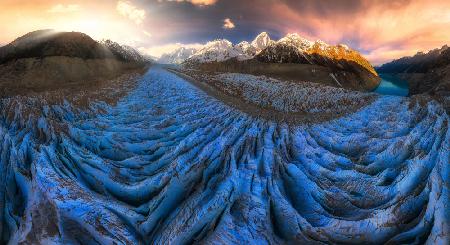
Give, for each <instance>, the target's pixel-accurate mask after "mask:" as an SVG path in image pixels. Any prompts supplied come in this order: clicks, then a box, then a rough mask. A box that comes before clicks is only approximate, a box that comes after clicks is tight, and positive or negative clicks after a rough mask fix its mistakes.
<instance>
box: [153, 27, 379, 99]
mask: <svg viewBox="0 0 450 245" xmlns="http://www.w3.org/2000/svg"><path fill="white" fill-rule="evenodd" d="M159 62H160V63H177V64H179V63H182V64H183V65H184V66H185V67H188V68H195V69H200V70H204V71H215V72H239V73H250V74H254V75H269V76H272V77H277V78H281V79H287V80H296V81H300V82H301V81H308V82H315V83H321V84H326V85H330V86H335V87H343V88H347V89H353V90H362V91H371V90H373V89H374V88H376V87H377V86H378V85H379V83H380V78H379V77H378V74H377V72H376V71H375V69H374V68H373V67H372V65H371V64H370V62H369V61H367V60H366V59H365V58H364V57H363V56H362V55H361V54H360V53H359V52H357V51H355V50H353V49H351V48H349V47H348V46H346V45H343V44H339V45H336V46H333V45H329V44H326V43H325V42H323V41H320V40H318V41H315V42H311V41H309V40H307V39H305V38H303V37H301V36H299V35H298V34H288V35H287V36H285V37H283V38H281V39H280V40H278V41H274V40H272V39H271V38H270V37H269V34H267V33H266V32H263V33H261V34H259V35H258V36H257V37H256V38H255V39H254V40H253V41H252V42H247V41H243V42H241V43H238V44H236V45H233V43H231V42H230V41H228V40H225V39H222V40H215V41H211V42H208V43H206V44H205V45H203V46H200V47H181V48H179V49H176V50H175V51H173V52H171V53H168V54H164V55H163V56H162V57H161V58H160V60H159Z"/></svg>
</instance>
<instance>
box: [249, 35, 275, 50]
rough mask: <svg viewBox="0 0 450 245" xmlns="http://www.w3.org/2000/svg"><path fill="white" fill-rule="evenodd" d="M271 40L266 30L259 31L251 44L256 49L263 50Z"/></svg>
mask: <svg viewBox="0 0 450 245" xmlns="http://www.w3.org/2000/svg"><path fill="white" fill-rule="evenodd" d="M271 42H272V40H271V39H270V36H269V34H268V33H267V32H261V33H260V34H259V35H258V36H256V38H255V39H254V40H253V41H252V46H253V47H255V48H257V49H258V50H263V49H265V48H266V47H267V46H269V45H270V43H271Z"/></svg>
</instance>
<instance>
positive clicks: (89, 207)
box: [0, 67, 450, 244]
mask: <svg viewBox="0 0 450 245" xmlns="http://www.w3.org/2000/svg"><path fill="white" fill-rule="evenodd" d="M0 107H1V120H0V122H1V125H0V139H1V147H0V151H1V152H0V167H1V171H0V185H1V187H0V195H1V200H2V201H1V202H0V207H1V212H0V218H1V221H0V230H1V238H2V243H9V244H18V243H22V244H36V243H38V244H188V243H201V244H286V243H288V244H290V243H297V244H383V243H384V244H423V243H425V244H449V242H450V225H449V224H450V207H449V203H450V202H449V186H450V164H449V142H450V131H449V129H448V126H449V122H448V121H449V117H448V115H447V113H446V111H445V110H444V109H443V108H442V107H441V106H440V105H439V104H438V103H437V102H435V101H425V102H420V101H414V100H413V99H411V98H404V97H397V96H379V97H377V99H376V100H374V101H373V102H372V103H370V104H369V105H367V106H364V107H362V108H361V109H360V110H358V111H356V112H354V113H351V114H348V115H344V116H342V117H340V118H336V119H333V120H330V121H324V122H320V123H313V124H298V125H293V124H286V123H283V122H276V121H270V120H265V119H263V118H257V117H253V116H250V115H247V114H245V113H243V112H241V111H239V110H237V109H236V108H233V107H232V106H229V105H226V104H224V103H222V102H221V101H219V100H217V99H216V98H214V97H212V96H210V95H208V94H206V93H205V92H203V91H202V90H200V89H199V88H197V87H195V86H194V85H193V84H191V83H189V82H188V81H186V80H184V79H183V78H181V77H179V76H177V75H175V74H173V73H170V72H169V71H166V70H164V69H162V68H160V67H153V68H151V69H150V70H149V71H148V72H147V73H146V74H145V75H144V76H143V77H142V78H141V79H140V81H139V82H138V84H137V85H136V87H135V88H133V89H132V90H131V91H130V92H129V93H128V94H127V95H126V96H124V97H122V98H120V99H119V101H118V102H117V103H116V104H108V103H104V102H102V101H98V102H95V103H91V104H90V105H89V106H88V108H79V107H77V106H75V105H73V104H71V103H70V102H68V101H64V102H62V103H59V104H49V103H46V102H45V99H42V98H41V99H38V98H33V97H19V96H17V97H12V98H6V99H2V100H1V102H0Z"/></svg>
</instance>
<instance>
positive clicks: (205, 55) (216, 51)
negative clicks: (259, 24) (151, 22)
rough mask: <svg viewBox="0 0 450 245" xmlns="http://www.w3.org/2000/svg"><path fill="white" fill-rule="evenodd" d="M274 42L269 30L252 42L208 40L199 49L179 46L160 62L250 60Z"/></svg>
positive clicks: (165, 55)
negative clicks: (235, 42)
mask: <svg viewBox="0 0 450 245" xmlns="http://www.w3.org/2000/svg"><path fill="white" fill-rule="evenodd" d="M273 42H274V41H272V40H271V39H270V37H269V34H267V32H263V33H261V34H259V35H258V36H257V37H256V38H255V39H254V40H253V41H252V42H251V43H250V42H247V41H243V42H240V43H238V44H236V45H233V43H231V42H230V41H228V40H226V39H218V40H214V41H211V42H208V43H206V44H205V45H204V46H203V47H201V48H197V49H193V48H186V47H182V48H178V49H176V50H174V51H173V52H170V53H167V54H163V55H162V56H161V58H160V59H159V60H158V62H159V63H163V64H180V63H183V62H184V61H187V62H190V63H192V62H194V63H197V62H198V63H206V62H213V61H216V62H220V61H225V60H228V59H232V58H236V59H238V60H248V59H252V58H253V57H254V56H255V55H257V54H258V53H259V52H261V51H262V50H263V49H265V48H266V47H267V46H269V45H270V44H272V43H273Z"/></svg>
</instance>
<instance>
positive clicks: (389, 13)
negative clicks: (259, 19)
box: [269, 0, 450, 64]
mask: <svg viewBox="0 0 450 245" xmlns="http://www.w3.org/2000/svg"><path fill="white" fill-rule="evenodd" d="M306 2H307V3H305V4H304V5H302V7H303V9H307V11H306V10H305V11H301V10H299V9H295V8H292V6H291V5H289V4H288V3H285V4H274V5H273V6H272V8H271V9H272V15H274V16H283V18H282V19H275V20H274V21H273V23H269V25H270V26H271V27H272V28H273V29H281V30H282V31H283V32H284V33H289V32H298V33H301V34H302V35H304V36H305V37H307V38H310V39H322V40H324V41H326V42H329V43H334V44H336V43H347V44H349V46H351V47H352V48H355V49H358V50H360V51H362V52H363V53H365V54H367V57H368V59H369V60H370V61H371V62H372V63H374V64H381V63H384V62H387V61H390V60H392V59H395V58H399V57H401V56H404V55H413V54H415V53H416V52H418V51H426V50H430V49H434V48H438V47H441V46H443V45H445V44H449V42H450V31H449V30H450V12H449V11H448V10H449V9H450V1H446V0H435V1H429V0H415V1H412V0H392V1H383V0H381V1H368V0H362V1H359V4H360V6H359V7H358V8H355V9H351V11H350V10H347V9H346V8H342V9H338V10H334V9H333V8H331V7H330V8H326V7H323V8H320V5H319V7H317V6H309V5H308V1H306ZM350 2H351V1H350ZM310 4H311V5H313V4H314V3H312V2H311V3H310ZM323 6H325V5H323ZM327 10H330V11H327ZM331 10H333V11H331Z"/></svg>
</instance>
